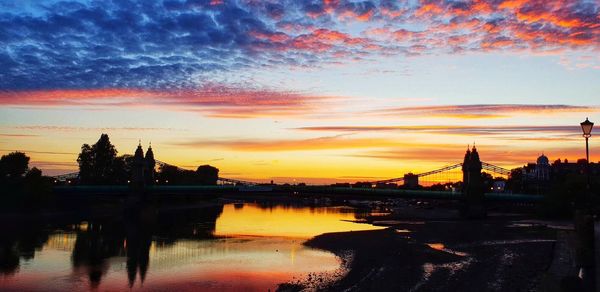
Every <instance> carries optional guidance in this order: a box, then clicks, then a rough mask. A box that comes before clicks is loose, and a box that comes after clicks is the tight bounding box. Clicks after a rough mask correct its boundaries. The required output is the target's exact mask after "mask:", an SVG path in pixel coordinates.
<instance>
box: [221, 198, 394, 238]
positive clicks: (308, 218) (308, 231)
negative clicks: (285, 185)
mask: <svg viewBox="0 0 600 292" xmlns="http://www.w3.org/2000/svg"><path fill="white" fill-rule="evenodd" d="M353 220H356V218H355V217H354V213H353V212H351V209H350V210H349V209H348V208H306V207H303V208H294V207H285V206H273V207H269V208H261V207H259V206H258V205H256V204H244V205H243V207H239V206H238V207H237V208H236V207H235V206H234V205H233V204H228V205H225V206H224V207H223V213H222V214H221V216H220V217H219V218H218V219H217V224H216V228H215V233H214V234H215V235H217V236H240V235H245V236H269V237H297V238H311V237H314V236H317V235H319V234H323V233H328V232H344V231H359V230H378V229H383V228H385V227H378V226H372V225H370V224H357V223H354V222H350V221H353Z"/></svg>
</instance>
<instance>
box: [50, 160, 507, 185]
mask: <svg viewBox="0 0 600 292" xmlns="http://www.w3.org/2000/svg"><path fill="white" fill-rule="evenodd" d="M156 164H157V166H158V167H159V168H160V167H165V166H171V167H175V168H177V169H179V170H187V169H184V168H181V167H179V166H176V165H173V164H169V163H166V162H163V161H159V160H157V161H156ZM481 164H482V169H483V171H484V172H488V173H489V174H490V175H492V176H495V177H502V178H508V177H509V176H510V170H508V169H506V168H503V167H500V166H496V165H493V164H490V163H487V162H482V163H481ZM462 166H463V164H462V163H456V164H452V165H448V166H444V167H441V168H438V169H434V170H430V171H425V172H421V173H417V174H412V173H408V174H405V175H404V176H402V177H396V178H390V179H384V180H378V181H371V182H366V183H370V184H372V185H373V186H376V185H379V184H400V183H407V182H408V181H409V180H414V178H418V180H417V181H416V182H417V183H416V184H418V183H419V181H420V182H427V183H446V182H457V181H460V180H461V179H462V177H461V175H462V172H461V171H460V169H461V168H462ZM78 177H79V172H71V173H66V174H62V175H57V176H54V177H53V178H54V179H55V180H57V181H61V182H66V181H69V180H76V179H77V178H78ZM414 182H415V181H411V183H414ZM218 183H220V184H233V185H247V186H255V185H259V184H261V183H259V182H253V181H247V180H240V179H233V178H226V177H219V178H218Z"/></svg>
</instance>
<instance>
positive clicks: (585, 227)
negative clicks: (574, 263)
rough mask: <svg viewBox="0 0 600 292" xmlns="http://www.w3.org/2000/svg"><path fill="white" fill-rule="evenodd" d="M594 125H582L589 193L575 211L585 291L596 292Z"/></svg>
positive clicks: (586, 120)
mask: <svg viewBox="0 0 600 292" xmlns="http://www.w3.org/2000/svg"><path fill="white" fill-rule="evenodd" d="M593 127H594V123H592V122H590V120H588V118H586V119H585V121H583V122H582V123H581V130H582V131H583V137H584V138H585V159H586V172H587V192H586V194H585V195H584V196H583V202H580V203H583V204H585V205H584V206H585V207H583V206H580V208H581V207H583V208H582V209H580V210H576V211H575V230H576V233H577V237H578V241H579V243H578V248H577V254H578V258H579V259H578V262H579V265H580V277H581V278H582V280H583V287H584V291H596V290H595V288H596V279H595V276H596V275H595V249H594V237H595V233H594V219H593V218H592V216H591V214H590V212H589V211H590V210H589V209H588V208H590V204H591V203H592V198H591V194H590V183H591V181H590V148H589V144H588V140H589V138H590V137H591V136H592V128H593Z"/></svg>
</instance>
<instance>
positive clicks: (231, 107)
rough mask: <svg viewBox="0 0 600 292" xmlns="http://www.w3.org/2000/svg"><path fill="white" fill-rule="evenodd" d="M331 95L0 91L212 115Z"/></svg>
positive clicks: (10, 97) (292, 108)
mask: <svg viewBox="0 0 600 292" xmlns="http://www.w3.org/2000/svg"><path fill="white" fill-rule="evenodd" d="M332 99H334V98H333V97H330V96H318V95H310V94H303V93H300V92H287V91H275V90H264V89H244V88H232V87H225V86H221V85H210V86H204V87H202V88H198V89H189V90H184V89H178V90H144V89H85V90H38V91H0V104H1V105H3V106H28V107H38V106H39V107H64V106H79V107H86V108H105V107H132V108H135V107H155V108H165V109H169V110H179V111H192V112H199V113H202V114H204V115H207V116H211V117H223V118H225V117H226V118H250V117H271V116H277V117H285V116H301V115H306V114H307V113H308V112H315V111H316V110H317V109H319V108H321V107H323V106H324V104H325V101H328V100H332Z"/></svg>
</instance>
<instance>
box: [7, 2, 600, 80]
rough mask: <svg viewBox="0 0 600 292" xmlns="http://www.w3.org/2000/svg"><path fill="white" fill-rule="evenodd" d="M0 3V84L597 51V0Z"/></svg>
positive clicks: (194, 76) (214, 75)
mask: <svg viewBox="0 0 600 292" xmlns="http://www.w3.org/2000/svg"><path fill="white" fill-rule="evenodd" d="M0 10H1V11H2V13H1V14H0V42H1V43H2V47H1V48H0V67H1V68H3V70H2V71H0V88H3V89H7V90H42V89H82V88H144V89H166V88H169V89H173V88H178V89H189V88H197V87H198V86H202V85H204V84H206V83H207V82H208V83H210V82H214V81H215V80H218V79H219V78H223V77H225V76H231V75H232V74H234V73H236V72H241V71H243V70H246V69H251V68H265V67H271V66H282V65H283V66H308V67H310V66H319V65H322V64H326V63H341V62H343V61H344V60H360V59H368V57H370V56H390V55H405V56H417V55H423V54H439V53H449V54H452V53H464V52H489V51H518V52H520V51H523V50H529V51H533V52H537V53H543V52H549V51H551V52H555V51H560V50H586V51H593V50H598V49H600V24H599V21H598V20H599V19H600V18H599V15H600V4H599V3H598V2H597V1H577V0H576V1H566V0H551V1H538V0H529V1H528V0H499V1H492V0H471V1H445V0H433V1H432V0H423V1H404V2H400V3H397V2H394V1H388V0H377V1H348V0H326V1H323V2H320V1H308V0H302V1H296V0H284V1H279V2H277V3H275V2H271V1H228V0H223V1H216V0H215V1H205V0H163V1H142V0H122V1H83V0H80V1H75V0H66V1H59V2H58V1H31V2H27V3H24V4H20V5H15V4H14V3H12V2H10V1H8V2H6V1H4V2H1V3H0ZM357 27H358V28H361V29H362V28H364V30H363V31H359V29H356V28H357ZM375 31H377V32H378V33H377V34H370V33H369V32H375Z"/></svg>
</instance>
